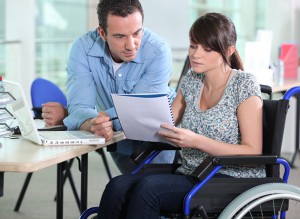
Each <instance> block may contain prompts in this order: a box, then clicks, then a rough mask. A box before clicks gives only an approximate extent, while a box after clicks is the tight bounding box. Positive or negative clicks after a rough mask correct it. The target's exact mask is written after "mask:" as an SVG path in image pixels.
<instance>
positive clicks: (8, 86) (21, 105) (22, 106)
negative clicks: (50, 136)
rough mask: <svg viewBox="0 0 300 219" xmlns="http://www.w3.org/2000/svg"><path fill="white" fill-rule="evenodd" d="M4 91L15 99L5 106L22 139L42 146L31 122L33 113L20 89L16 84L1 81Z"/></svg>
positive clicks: (32, 121)
mask: <svg viewBox="0 0 300 219" xmlns="http://www.w3.org/2000/svg"><path fill="white" fill-rule="evenodd" d="M3 85H4V89H5V91H6V92H9V93H10V94H11V95H13V97H14V98H15V99H16V100H15V101H14V102H12V103H10V104H7V106H6V107H7V109H8V110H9V111H10V112H11V113H12V114H13V115H14V116H15V117H16V119H17V120H18V125H19V128H20V131H21V134H22V136H23V137H24V138H26V139H29V140H31V141H33V142H35V143H37V144H42V141H41V138H40V137H39V134H38V130H37V128H36V126H35V123H34V120H33V113H32V111H31V110H30V108H29V106H28V105H27V101H25V95H24V92H23V89H22V87H21V86H20V84H18V83H14V82H9V81H5V80H4V81H3Z"/></svg>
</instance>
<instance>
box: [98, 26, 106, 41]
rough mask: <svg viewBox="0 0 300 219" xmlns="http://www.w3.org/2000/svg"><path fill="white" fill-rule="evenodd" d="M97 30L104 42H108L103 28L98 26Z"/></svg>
mask: <svg viewBox="0 0 300 219" xmlns="http://www.w3.org/2000/svg"><path fill="white" fill-rule="evenodd" d="M97 30H98V33H99V35H100V37H101V38H102V39H103V40H104V41H106V34H105V32H104V30H103V28H102V27H100V26H98V28H97Z"/></svg>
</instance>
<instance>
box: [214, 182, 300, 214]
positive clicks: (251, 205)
mask: <svg viewBox="0 0 300 219" xmlns="http://www.w3.org/2000/svg"><path fill="white" fill-rule="evenodd" d="M297 204H300V189H299V188H298V187H296V186H293V185H289V184H285V183H267V184H263V185H259V186H256V187H254V188H252V189H249V190H248V191H246V192H244V193H242V194H241V195H239V196H238V197H236V198H235V199H234V200H233V201H232V202H231V203H230V204H229V205H228V206H227V207H226V208H225V209H224V210H223V212H222V213H221V214H220V216H219V217H218V219H230V218H232V219H233V218H235V219H241V218H256V219H259V218H280V219H283V218H286V216H287V218H299V211H298V213H297V214H296V213H295V211H296V210H297V208H296V207H295V206H296V205H297ZM298 206H299V205H298ZM298 208H299V207H298ZM285 211H286V212H285ZM282 212H285V213H286V215H285V213H282ZM279 215H281V216H280V217H279Z"/></svg>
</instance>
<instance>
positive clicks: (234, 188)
mask: <svg viewBox="0 0 300 219" xmlns="http://www.w3.org/2000/svg"><path fill="white" fill-rule="evenodd" d="M261 89H262V90H263V91H265V92H266V93H268V94H271V88H270V87H268V86H261ZM296 93H300V87H294V88H292V89H290V90H288V91H287V92H286V93H285V95H284V96H283V98H282V99H281V100H268V99H264V100H263V154H262V155H259V156H251V155H240V156H218V157H217V156H208V157H207V158H206V159H205V160H204V161H203V162H202V163H201V164H200V165H199V167H198V168H197V169H196V170H195V171H194V172H193V173H192V176H194V177H196V178H198V179H199V183H198V184H196V185H195V186H194V187H193V189H192V190H191V191H190V192H189V193H188V194H187V195H186V197H185V199H184V204H183V211H182V212H172V209H170V212H161V216H165V217H167V218H173V219H175V218H185V219H188V218H192V217H193V216H197V217H201V218H203V219H207V218H218V217H219V216H220V218H223V219H229V218H235V217H234V216H233V215H231V214H232V212H235V213H234V214H241V215H242V214H246V215H247V217H246V218H248V217H249V218H261V217H260V216H259V215H260V212H263V214H264V218H277V217H276V216H275V217H274V215H273V214H274V213H275V214H279V213H280V214H281V217H280V218H285V211H288V209H289V200H292V199H295V200H296V201H298V202H300V189H299V188H294V187H293V186H292V185H289V184H287V180H288V175H289V164H288V162H287V161H285V160H284V159H281V158H280V153H281V146H282V139H283V133H284V126H285V119H286V115H287V112H288V108H289V100H290V97H291V96H293V95H294V94H296ZM171 148H172V146H171V147H170V146H167V150H170V149H171ZM173 148H174V147H173ZM152 149H153V150H150V149H148V150H147V151H146V152H145V153H147V154H148V157H147V158H146V159H143V157H145V156H146V155H145V154H139V155H138V156H136V157H133V159H134V161H135V162H136V163H137V164H139V166H138V168H137V169H136V170H134V171H133V173H132V174H135V173H138V172H155V173H157V172H172V171H173V170H174V169H176V167H177V166H178V165H176V166H175V167H174V166H173V165H171V166H170V165H168V166H167V165H164V164H149V163H150V162H151V161H152V160H153V159H154V157H155V156H156V155H157V154H159V152H160V151H161V150H165V148H164V145H163V144H162V145H159V146H158V145H157V144H155V145H153V147H152ZM141 160H143V161H141ZM279 164H282V165H283V166H284V168H285V170H286V171H285V173H284V175H283V177H282V178H281V177H280V168H279ZM225 165H265V167H266V178H213V176H214V174H215V173H216V172H217V171H218V170H219V169H220V168H222V166H225ZM161 167H163V168H161ZM224 188H226V189H224ZM248 190H249V191H248ZM241 193H242V195H241V196H239V195H240V194H241ZM264 200H266V202H264ZM260 202H262V203H263V205H262V206H259V207H255V206H258V205H259V203H260ZM229 203H233V204H229ZM249 203H251V205H249V206H250V207H251V206H254V207H253V208H254V209H252V208H251V209H252V211H251V213H250V214H251V216H249V213H248V211H246V210H245V211H242V212H241V213H239V211H237V210H238V209H242V208H243V207H244V206H246V205H248V204H249ZM250 207H249V208H250ZM273 207H274V208H275V209H273ZM224 209H225V210H224ZM228 209H229V210H228ZM97 212H98V208H97V207H93V208H90V209H87V210H86V211H85V212H83V213H82V215H81V217H80V218H81V219H86V218H88V216H90V215H92V214H95V213H97ZM229 215H230V216H229ZM141 218H142V216H141ZM237 218H242V217H237ZM243 218H244V217H243Z"/></svg>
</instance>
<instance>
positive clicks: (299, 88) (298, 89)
mask: <svg viewBox="0 0 300 219" xmlns="http://www.w3.org/2000/svg"><path fill="white" fill-rule="evenodd" d="M297 93H299V94H300V86H296V87H292V88H290V89H288V90H287V91H286V92H285V94H284V95H283V98H282V99H284V100H290V98H291V97H292V96H293V95H294V94H297Z"/></svg>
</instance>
